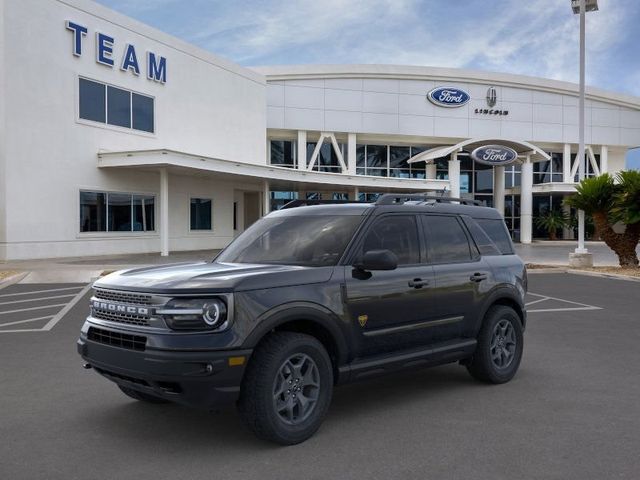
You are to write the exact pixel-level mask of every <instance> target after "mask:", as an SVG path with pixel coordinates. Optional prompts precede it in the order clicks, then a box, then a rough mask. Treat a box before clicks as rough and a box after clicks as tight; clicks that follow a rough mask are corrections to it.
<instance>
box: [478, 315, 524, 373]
mask: <svg viewBox="0 0 640 480" xmlns="http://www.w3.org/2000/svg"><path fill="white" fill-rule="evenodd" d="M477 340H478V344H477V346H476V351H475V353H474V354H473V357H471V359H470V361H469V363H468V365H467V370H468V371H469V373H470V374H471V376H472V377H473V378H475V379H477V380H480V381H482V382H486V383H494V384H498V383H505V382H508V381H509V380H511V379H512V378H513V376H514V375H515V374H516V372H517V371H518V367H519V366H520V360H521V359H522V351H523V347H524V342H523V336H522V323H521V321H520V317H519V316H518V314H517V313H516V312H515V310H513V309H512V308H510V307H507V306H504V305H495V306H493V307H491V308H490V309H489V310H488V311H487V313H486V315H485V317H484V321H483V322H482V327H481V328H480V333H479V334H478V339H477Z"/></svg>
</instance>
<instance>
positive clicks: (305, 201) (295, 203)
mask: <svg viewBox="0 0 640 480" xmlns="http://www.w3.org/2000/svg"><path fill="white" fill-rule="evenodd" d="M346 203H369V202H358V201H356V200H315V199H298V200H291V201H290V202H288V203H285V204H284V205H283V206H282V208H281V209H280V210H284V209H285V208H296V207H304V206H308V205H331V204H346Z"/></svg>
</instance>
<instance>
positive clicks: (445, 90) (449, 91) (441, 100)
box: [427, 87, 471, 107]
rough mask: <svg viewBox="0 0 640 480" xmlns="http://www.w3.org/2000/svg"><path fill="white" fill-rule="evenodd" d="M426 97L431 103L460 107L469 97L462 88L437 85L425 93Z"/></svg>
mask: <svg viewBox="0 0 640 480" xmlns="http://www.w3.org/2000/svg"><path fill="white" fill-rule="evenodd" d="M427 98H428V99H429V101H430V102H431V103H434V104H436V105H439V106H441V107H461V106H463V105H464V104H466V103H467V102H468V101H469V99H470V98H471V97H469V94H468V93H467V92H465V91H464V90H460V89H459V88H455V87H437V88H434V89H433V90H431V91H430V92H429V93H427Z"/></svg>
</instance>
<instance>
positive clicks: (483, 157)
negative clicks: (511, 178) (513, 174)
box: [471, 145, 518, 165]
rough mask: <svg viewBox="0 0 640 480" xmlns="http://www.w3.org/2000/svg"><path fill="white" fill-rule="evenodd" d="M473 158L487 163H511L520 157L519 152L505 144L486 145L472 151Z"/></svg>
mask: <svg viewBox="0 0 640 480" xmlns="http://www.w3.org/2000/svg"><path fill="white" fill-rule="evenodd" d="M471 158H473V159H474V160H475V161H476V162H478V163H484V164H485V165H509V164H510V163H513V162H515V161H516V159H517V158H518V152H516V151H515V150H514V149H513V148H509V147H505V146H503V145H486V146H484V147H478V148H476V149H475V150H474V151H473V152H471Z"/></svg>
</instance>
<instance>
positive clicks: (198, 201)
mask: <svg viewBox="0 0 640 480" xmlns="http://www.w3.org/2000/svg"><path fill="white" fill-rule="evenodd" d="M212 203H213V202H212V201H211V199H210V198H192V199H191V230H211V204H212Z"/></svg>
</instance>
